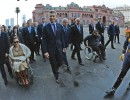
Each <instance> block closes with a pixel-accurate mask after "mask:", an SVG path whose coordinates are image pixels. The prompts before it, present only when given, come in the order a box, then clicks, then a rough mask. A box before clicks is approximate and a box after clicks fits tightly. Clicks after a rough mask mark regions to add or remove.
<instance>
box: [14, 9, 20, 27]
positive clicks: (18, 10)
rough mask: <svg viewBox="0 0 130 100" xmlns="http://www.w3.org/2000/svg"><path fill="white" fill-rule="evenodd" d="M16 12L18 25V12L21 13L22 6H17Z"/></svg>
mask: <svg viewBox="0 0 130 100" xmlns="http://www.w3.org/2000/svg"><path fill="white" fill-rule="evenodd" d="M15 12H16V14H17V25H18V14H19V13H20V8H19V7H16V9H15Z"/></svg>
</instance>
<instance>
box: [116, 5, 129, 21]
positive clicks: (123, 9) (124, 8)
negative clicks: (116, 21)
mask: <svg viewBox="0 0 130 100" xmlns="http://www.w3.org/2000/svg"><path fill="white" fill-rule="evenodd" d="M114 10H115V11H119V12H121V13H122V14H123V15H124V20H125V22H128V21H130V6H127V5H124V6H122V7H116V8H114Z"/></svg>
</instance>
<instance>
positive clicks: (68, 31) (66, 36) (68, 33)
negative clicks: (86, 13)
mask: <svg viewBox="0 0 130 100" xmlns="http://www.w3.org/2000/svg"><path fill="white" fill-rule="evenodd" d="M63 29H64V27H63ZM70 36H71V29H70V27H67V31H66V32H65V30H64V38H65V47H66V48H67V47H68V45H69V44H70V43H71V37H70Z"/></svg>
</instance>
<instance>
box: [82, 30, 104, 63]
mask: <svg viewBox="0 0 130 100" xmlns="http://www.w3.org/2000/svg"><path fill="white" fill-rule="evenodd" d="M86 41H87V42H86ZM87 43H88V46H90V47H91V48H92V50H93V51H96V53H97V54H98V57H99V59H100V60H101V61H102V60H106V57H105V47H104V45H103V44H101V36H100V35H99V33H98V31H97V30H94V31H93V33H92V34H90V35H88V36H87V37H85V39H84V45H85V46H87Z"/></svg>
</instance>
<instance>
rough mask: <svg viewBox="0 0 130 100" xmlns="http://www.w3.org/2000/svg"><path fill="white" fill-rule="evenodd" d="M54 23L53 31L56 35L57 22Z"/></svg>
mask: <svg viewBox="0 0 130 100" xmlns="http://www.w3.org/2000/svg"><path fill="white" fill-rule="evenodd" d="M52 25H53V29H54V30H53V32H54V35H56V27H55V24H52Z"/></svg>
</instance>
